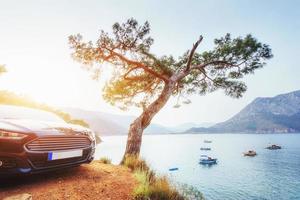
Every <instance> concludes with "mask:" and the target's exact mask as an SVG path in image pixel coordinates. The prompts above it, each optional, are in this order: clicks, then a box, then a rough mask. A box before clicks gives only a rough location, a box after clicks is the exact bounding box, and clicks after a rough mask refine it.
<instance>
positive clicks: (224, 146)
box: [96, 134, 300, 200]
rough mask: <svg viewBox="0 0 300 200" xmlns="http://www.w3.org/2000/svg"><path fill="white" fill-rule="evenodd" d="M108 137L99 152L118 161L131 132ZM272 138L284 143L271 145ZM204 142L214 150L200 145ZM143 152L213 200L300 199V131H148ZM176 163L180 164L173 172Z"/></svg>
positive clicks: (155, 164) (162, 169) (152, 162)
mask: <svg viewBox="0 0 300 200" xmlns="http://www.w3.org/2000/svg"><path fill="white" fill-rule="evenodd" d="M102 139H103V142H102V143H101V144H100V145H99V146H98V149H97V154H96V155H97V158H100V157H102V156H107V157H109V158H111V159H112V160H113V162H114V163H118V162H119V161H120V160H121V158H122V155H123V152H124V148H125V143H126V137H124V136H111V137H103V138H102ZM203 140H212V143H211V144H205V143H203ZM269 144H279V145H282V147H283V149H281V150H273V151H272V150H267V149H265V147H266V146H267V145H269ZM201 147H211V148H212V150H211V151H200V148H201ZM250 149H254V150H256V152H257V153H258V155H257V156H256V157H244V156H243V155H242V152H244V151H247V150H250ZM202 154H207V155H210V156H213V157H216V158H218V164H217V165H214V166H211V167H207V166H202V165H199V164H198V161H199V158H200V156H201V155H202ZM141 155H142V157H143V158H145V159H146V160H147V161H148V162H149V163H150V165H151V167H152V168H153V169H155V170H156V171H157V172H158V173H162V174H167V175H168V176H169V177H170V178H171V179H172V180H173V181H176V182H179V183H187V184H190V185H193V186H195V187H197V188H198V189H199V190H200V191H201V192H202V193H203V194H204V196H205V198H206V199H208V200H210V199H212V200H222V199H226V200H230V199H243V200H247V199H268V200H274V199H282V200H285V199H291V200H292V199H293V200H294V199H295V200H296V199H299V200H300V134H263V135H259V134H198V135H193V134H186V135H154V136H152V135H151V136H150V135H145V136H144V137H143V144H142V152H141ZM172 167H178V168H179V170H178V171H173V172H169V170H168V169H169V168H172Z"/></svg>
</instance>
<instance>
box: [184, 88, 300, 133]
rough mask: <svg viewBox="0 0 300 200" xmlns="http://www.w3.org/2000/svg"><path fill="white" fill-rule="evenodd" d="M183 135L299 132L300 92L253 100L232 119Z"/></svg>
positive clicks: (196, 128)
mask: <svg viewBox="0 0 300 200" xmlns="http://www.w3.org/2000/svg"><path fill="white" fill-rule="evenodd" d="M186 132H207V133H212V132H216V133H236V132H244V133H293V132H300V90H298V91H294V92H290V93H287V94H281V95H278V96H275V97H267V98H261V97H260V98H256V99H255V100H254V101H253V102H252V103H250V104H249V105H247V106H246V107H245V108H244V109H243V110H241V111H240V112H239V113H238V114H236V115H235V116H234V117H232V118H231V119H229V120H227V121H225V122H222V123H218V124H216V125H214V126H211V127H209V128H204V127H194V128H191V129H188V130H187V131H186Z"/></svg>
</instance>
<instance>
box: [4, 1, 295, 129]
mask: <svg viewBox="0 0 300 200" xmlns="http://www.w3.org/2000/svg"><path fill="white" fill-rule="evenodd" d="M299 10H300V1H297V0H286V1H280V0H272V1H271V0H252V1H248V0H245V1H240V0H219V1H216V0H209V1H208V0H207V1H204V0H194V1H192V0H189V1H188V0H185V1H183V0H182V1H171V0H164V1H159V0H152V1H139V0H128V1H122V0H120V1H117V0H110V1H101V0H94V1H93V0H85V1H77V0H72V1H71V0H40V1H38V0H36V1H33V0H26V1H17V0H10V1H4V0H0V31H1V32H0V64H5V65H6V68H7V70H8V72H7V73H6V74H5V75H3V76H1V77H0V89H1V90H10V91H14V92H16V93H18V94H22V95H27V96H30V97H32V98H33V99H35V100H36V101H39V102H44V103H47V104H49V105H53V106H60V107H77V108H82V109H87V110H97V111H102V112H108V113H114V114H122V115H125V114H126V115H138V114H139V113H140V110H138V109H130V110H128V111H126V112H124V111H121V110H119V109H118V108H115V107H113V106H111V105H109V104H108V103H106V102H105V101H104V100H103V99H102V86H103V80H102V81H100V82H96V81H94V80H92V79H91V77H90V74H89V73H88V72H86V71H84V70H83V69H82V65H81V64H79V63H77V62H75V61H74V60H73V59H72V58H71V56H70V54H71V50H70V49H69V45H68V36H69V35H72V34H77V33H81V34H82V35H83V37H84V39H85V40H87V41H89V40H92V41H95V40H96V39H97V37H98V36H99V30H101V29H104V30H106V31H108V32H109V31H110V30H111V26H112V24H113V23H115V22H123V21H125V20H126V19H128V18H131V17H133V18H135V19H137V20H138V21H139V22H140V23H143V22H144V21H146V20H148V21H149V22H150V24H151V36H152V37H153V38H154V40H155V41H154V45H153V48H152V49H151V51H152V52H153V53H155V54H157V55H173V56H175V57H177V56H180V55H181V54H182V53H183V52H185V51H186V50H188V49H190V48H191V46H192V44H193V43H194V42H195V41H196V40H197V39H198V37H199V35H203V36H204V40H203V42H202V43H201V45H200V46H199V48H198V51H199V52H201V51H203V50H209V49H210V48H212V46H213V39H214V38H219V37H221V36H224V35H225V34H226V33H231V34H232V36H234V37H237V36H244V35H246V34H248V33H251V34H252V35H253V36H255V37H256V38H257V39H258V40H259V41H261V42H263V43H267V44H269V45H270V46H271V48H272V51H273V54H274V58H273V59H272V60H270V61H268V64H267V65H266V66H265V67H264V68H263V69H259V70H257V71H256V73H255V74H254V75H249V76H247V77H246V78H245V79H244V80H245V82H246V84H247V86H248V90H247V92H246V93H245V95H244V96H243V98H241V99H232V98H230V97H228V96H225V95H224V93H223V91H217V92H214V93H212V94H209V95H206V96H197V95H193V96H191V97H190V99H191V101H192V104H189V105H184V106H182V107H180V108H176V109H175V108H173V106H174V105H175V104H176V99H174V98H173V99H171V100H170V101H169V102H168V104H167V105H166V106H165V107H164V108H163V109H162V110H161V111H160V112H159V113H158V114H157V116H155V118H154V119H153V121H154V122H156V123H160V124H163V125H167V126H174V125H178V124H181V123H186V122H194V123H202V122H221V121H225V120H227V119H229V118H230V117H232V116H233V115H234V114H236V113H237V112H239V111H240V110H241V109H242V108H243V107H245V106H246V105H247V104H248V103H250V102H251V101H253V100H254V99H255V98H256V97H268V96H275V95H277V94H281V93H287V92H290V91H294V90H299V89H300V65H299V61H298V59H299V56H300V37H299V35H300V12H299Z"/></svg>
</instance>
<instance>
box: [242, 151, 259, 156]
mask: <svg viewBox="0 0 300 200" xmlns="http://www.w3.org/2000/svg"><path fill="white" fill-rule="evenodd" d="M256 155H257V153H256V151H254V150H249V151H247V152H245V153H244V156H252V157H253V156H256Z"/></svg>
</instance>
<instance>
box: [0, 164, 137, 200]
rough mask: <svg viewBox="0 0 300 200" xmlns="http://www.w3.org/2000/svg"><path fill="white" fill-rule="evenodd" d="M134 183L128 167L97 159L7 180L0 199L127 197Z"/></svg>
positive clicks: (0, 186)
mask: <svg viewBox="0 0 300 200" xmlns="http://www.w3.org/2000/svg"><path fill="white" fill-rule="evenodd" d="M135 185H136V180H135V179H134V177H133V175H132V173H131V172H130V170H129V169H127V168H125V167H121V166H115V165H108V164H102V163H99V162H97V161H94V162H92V163H91V164H87V165H82V166H80V167H77V168H72V169H66V170H63V171H57V172H50V173H47V174H39V175H34V176H28V177H24V178H15V179H10V180H7V181H6V183H5V184H3V183H1V184H0V199H1V200H2V199H3V198H5V197H7V196H12V195H16V194H22V193H29V194H31V195H32V199H33V200H68V199H71V200H94V199H97V200H98V199H99V200H108V199H110V200H127V199H131V194H132V191H133V189H134V187H135Z"/></svg>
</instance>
